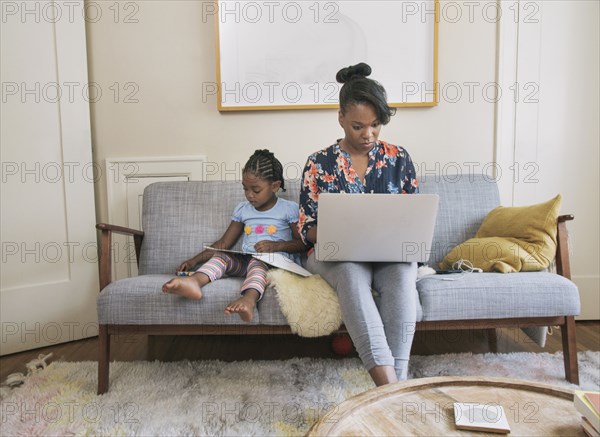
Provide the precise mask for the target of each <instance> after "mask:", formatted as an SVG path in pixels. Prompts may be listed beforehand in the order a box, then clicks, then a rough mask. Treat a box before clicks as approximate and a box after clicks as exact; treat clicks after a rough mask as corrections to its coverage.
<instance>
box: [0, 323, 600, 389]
mask: <svg viewBox="0 0 600 437" xmlns="http://www.w3.org/2000/svg"><path fill="white" fill-rule="evenodd" d="M493 349H494V347H493V345H491V344H490V342H489V341H488V338H487V332H486V331H484V330H465V331H436V332H432V331H429V332H422V331H421V332H417V334H416V336H415V340H414V342H413V348H412V354H413V355H434V354H444V353H457V352H473V353H485V352H493V351H494V350H493ZM495 349H496V350H495V351H496V352H500V353H506V352H549V353H554V352H557V351H562V343H561V336H560V330H559V329H553V331H552V334H551V335H548V336H547V341H546V346H545V347H544V348H540V347H539V346H538V345H537V344H535V343H534V342H533V341H532V340H530V339H529V337H527V336H526V335H525V334H524V333H523V332H522V331H521V330H519V329H501V330H498V331H497V342H496V347H495ZM577 349H578V350H579V351H586V350H592V351H600V322H598V321H593V322H589V321H586V322H577ZM50 352H52V354H53V356H52V358H51V360H62V361H96V360H97V353H98V351H97V338H95V337H94V338H90V339H87V340H79V341H73V342H70V343H65V344H59V345H55V346H50V347H45V348H40V349H36V350H32V351H27V352H21V353H16V354H11V355H6V356H3V357H0V382H4V381H5V380H6V377H7V376H8V375H9V374H11V373H13V372H23V373H25V372H26V370H27V369H26V367H25V364H26V363H27V362H28V361H30V360H31V359H33V358H37V357H38V355H40V354H47V353H50ZM351 356H356V354H355V353H354V354H351ZM292 357H321V358H336V357H338V355H336V354H335V353H334V352H333V351H332V350H331V338H330V337H320V338H314V339H309V338H301V337H298V336H295V335H262V336H256V335H237V336H204V337H195V336H178V337H175V336H152V337H147V336H139V335H136V336H117V337H113V339H112V342H111V359H112V360H114V361H134V360H155V359H156V360H160V361H179V360H184V359H189V360H211V359H218V360H223V361H238V360H249V359H253V360H283V359H289V358H292Z"/></svg>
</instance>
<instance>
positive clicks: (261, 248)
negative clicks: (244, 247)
mask: <svg viewBox="0 0 600 437" xmlns="http://www.w3.org/2000/svg"><path fill="white" fill-rule="evenodd" d="M278 246H279V244H278V242H277V241H268V240H263V241H259V242H258V243H256V244H255V245H254V249H256V251H257V252H278Z"/></svg>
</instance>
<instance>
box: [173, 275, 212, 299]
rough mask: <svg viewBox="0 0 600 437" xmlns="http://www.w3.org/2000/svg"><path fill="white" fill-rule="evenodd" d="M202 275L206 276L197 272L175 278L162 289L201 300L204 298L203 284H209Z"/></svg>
mask: <svg viewBox="0 0 600 437" xmlns="http://www.w3.org/2000/svg"><path fill="white" fill-rule="evenodd" d="M202 276H204V277H206V275H203V274H202V273H196V274H195V275H193V276H188V277H177V278H173V279H171V280H170V281H169V282H167V283H165V285H163V286H162V291H163V293H170V294H176V295H178V296H182V297H186V298H188V299H194V300H200V299H202V286H203V285H206V284H208V281H206V280H204V278H202ZM207 279H208V278H207Z"/></svg>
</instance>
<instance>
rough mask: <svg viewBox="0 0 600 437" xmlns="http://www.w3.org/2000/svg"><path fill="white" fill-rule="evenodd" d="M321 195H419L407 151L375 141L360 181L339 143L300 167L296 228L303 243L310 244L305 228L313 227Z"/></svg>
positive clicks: (310, 157)
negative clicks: (301, 171) (301, 170)
mask: <svg viewBox="0 0 600 437" xmlns="http://www.w3.org/2000/svg"><path fill="white" fill-rule="evenodd" d="M322 192H329V193H341V192H345V193H389V194H412V193H418V192H419V184H418V181H417V176H416V173H415V167H414V165H413V162H412V159H411V158H410V155H409V154H408V152H407V151H406V150H405V149H404V148H402V147H400V146H394V145H392V144H388V143H386V142H385V141H378V142H377V143H376V144H375V146H374V147H373V148H372V149H371V151H370V152H369V164H368V166H367V171H366V173H365V180H364V181H361V180H360V178H359V176H358V174H357V173H356V171H355V170H354V168H353V167H352V162H351V159H350V154H348V153H347V152H345V151H344V150H342V149H341V148H340V145H339V140H338V141H337V142H336V143H335V144H333V145H332V146H330V147H328V148H326V149H323V150H320V151H318V152H316V153H313V154H312V155H310V156H309V157H308V161H307V162H306V166H305V167H304V173H303V178H302V186H301V187H300V217H299V220H298V229H299V231H300V235H301V237H302V239H303V240H304V242H305V243H306V244H310V243H309V242H308V241H307V240H306V233H307V232H308V229H309V228H311V227H312V226H315V225H316V224H317V209H318V200H319V193H322Z"/></svg>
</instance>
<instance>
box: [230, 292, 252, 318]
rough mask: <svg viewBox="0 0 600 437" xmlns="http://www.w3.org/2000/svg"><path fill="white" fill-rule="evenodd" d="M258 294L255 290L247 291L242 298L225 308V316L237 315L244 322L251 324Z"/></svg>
mask: <svg viewBox="0 0 600 437" xmlns="http://www.w3.org/2000/svg"><path fill="white" fill-rule="evenodd" d="M259 296H260V295H259V294H258V292H257V291H255V290H247V291H246V292H245V293H244V294H243V295H242V297H240V298H239V299H236V300H234V301H233V302H231V303H230V304H229V305H227V307H226V308H225V314H234V313H238V314H239V315H240V319H242V320H243V321H244V322H251V321H252V318H253V317H254V308H255V307H256V302H257V301H258V298H259Z"/></svg>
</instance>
